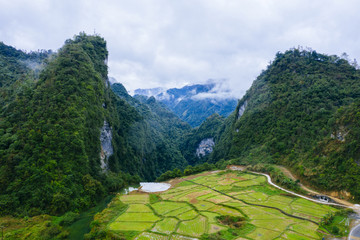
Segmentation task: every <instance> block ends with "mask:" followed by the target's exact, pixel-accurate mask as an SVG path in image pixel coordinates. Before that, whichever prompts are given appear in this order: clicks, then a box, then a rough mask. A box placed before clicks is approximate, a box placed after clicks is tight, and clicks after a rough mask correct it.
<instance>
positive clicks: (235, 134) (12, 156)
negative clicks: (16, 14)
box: [0, 33, 360, 216]
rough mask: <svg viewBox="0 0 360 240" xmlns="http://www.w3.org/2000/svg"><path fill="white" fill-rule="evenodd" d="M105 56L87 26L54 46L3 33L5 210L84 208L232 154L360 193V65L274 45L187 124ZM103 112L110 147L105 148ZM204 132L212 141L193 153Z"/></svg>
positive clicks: (0, 198)
mask: <svg viewBox="0 0 360 240" xmlns="http://www.w3.org/2000/svg"><path fill="white" fill-rule="evenodd" d="M107 58H108V51H107V48H106V41H105V40H104V39H103V38H102V37H100V36H98V35H86V34H85V33H80V34H79V35H76V36H75V37H74V38H73V39H68V40H66V41H65V44H64V46H63V47H62V48H61V49H59V50H58V51H57V52H52V51H45V50H42V51H38V52H30V53H25V52H23V51H20V50H16V49H15V48H12V47H10V46H7V45H5V44H4V43H0V96H1V98H0V107H1V113H0V214H1V215H13V216H35V215H39V214H44V213H46V214H51V215H61V214H64V213H66V212H68V211H75V212H79V211H82V210H84V209H88V208H89V207H91V206H94V205H95V204H96V203H97V202H99V201H100V200H101V199H103V198H104V197H105V196H107V195H108V194H109V193H113V192H117V191H119V190H120V189H122V188H124V187H125V186H128V185H129V184H134V183H138V182H139V181H154V180H155V179H158V181H162V180H167V179H170V178H174V177H180V176H187V175H190V174H194V173H198V172H201V171H205V170H213V169H219V168H220V169H224V168H225V167H226V165H227V164H228V163H229V162H227V160H231V163H237V164H250V165H255V164H258V163H270V164H281V165H284V166H288V167H289V168H290V169H291V170H293V171H294V172H295V173H296V174H297V176H299V177H300V178H301V180H302V181H305V182H308V183H311V184H312V185H315V186H316V187H317V188H318V189H321V190H328V191H330V190H331V191H344V190H345V191H347V192H349V193H351V196H352V197H353V198H354V199H355V200H359V199H360V184H359V182H360V177H359V176H360V168H359V163H360V142H359V141H360V139H359V136H360V125H359V124H360V112H359V109H360V71H359V70H357V69H356V67H355V66H353V65H352V64H350V63H349V61H347V60H346V59H344V58H340V57H337V56H328V55H324V54H319V53H317V52H316V51H312V50H302V49H291V50H288V51H286V52H284V53H280V52H279V53H277V54H276V57H275V59H274V61H272V62H271V64H269V66H268V67H267V69H266V70H264V71H263V72H262V73H261V74H260V75H259V77H258V78H257V79H256V80H255V81H254V82H253V85H252V86H251V88H250V89H249V90H248V91H247V92H246V94H245V95H244V96H243V98H242V99H241V100H239V103H238V106H237V108H236V109H234V112H233V113H232V114H231V115H230V116H229V117H227V118H224V117H221V116H220V115H218V114H213V115H211V116H209V117H208V118H207V119H206V120H205V121H204V122H202V124H201V125H200V126H199V127H196V128H192V127H191V126H190V125H189V123H187V122H184V121H182V120H180V119H179V118H178V117H177V116H176V115H175V114H174V113H173V112H171V110H169V109H167V108H166V106H165V105H163V104H162V103H160V102H158V101H156V100H155V98H154V97H150V98H146V97H142V96H135V97H132V96H130V95H129V94H128V93H127V90H126V89H125V87H124V86H123V85H121V84H120V83H115V84H110V83H109V80H108V67H107ZM105 123H107V124H108V125H109V129H110V130H109V131H110V132H111V140H110V142H111V148H112V150H113V154H111V155H110V156H106V157H105V158H104V159H102V158H101V155H102V154H103V152H104V149H103V148H102V143H101V139H100V136H101V129H102V128H103V126H104V125H105ZM209 138H211V139H213V140H214V143H215V146H214V150H213V152H212V153H211V154H209V155H206V156H203V157H198V156H196V154H195V152H196V149H197V148H198V146H199V143H200V142H201V141H202V140H203V139H209ZM104 166H105V167H104ZM258 166H259V165H258ZM290 185H291V187H292V188H295V187H296V186H295V185H294V186H292V185H293V183H292V182H291V183H290ZM290 185H289V186H290Z"/></svg>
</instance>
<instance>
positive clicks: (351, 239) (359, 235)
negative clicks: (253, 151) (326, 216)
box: [228, 165, 360, 240]
mask: <svg viewBox="0 0 360 240" xmlns="http://www.w3.org/2000/svg"><path fill="white" fill-rule="evenodd" d="M228 168H229V169H231V170H238V171H243V170H244V169H245V168H244V167H242V166H236V165H232V166H229V167H228ZM248 172H251V173H254V174H259V175H263V176H265V177H266V178H267V181H268V183H269V184H270V185H272V186H274V187H276V188H278V189H280V190H282V191H285V192H287V193H290V194H292V195H295V196H297V197H301V198H304V199H306V200H309V201H312V202H316V203H320V204H326V205H332V206H338V207H343V208H350V209H352V210H354V211H355V212H356V213H358V214H360V206H359V205H358V204H350V203H347V204H346V205H345V204H339V203H330V202H325V201H320V200H316V199H313V198H309V197H306V196H303V195H301V194H298V193H295V192H292V191H289V190H287V189H285V188H282V187H280V186H278V185H276V184H275V183H273V182H272V181H271V177H270V176H269V175H268V174H266V173H260V172H252V171H248ZM309 192H314V191H312V190H310V191H309ZM329 198H331V197H329ZM348 240H360V224H358V225H356V226H355V227H353V228H352V229H351V231H350V234H349V236H348Z"/></svg>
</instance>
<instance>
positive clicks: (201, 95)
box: [134, 82, 237, 127]
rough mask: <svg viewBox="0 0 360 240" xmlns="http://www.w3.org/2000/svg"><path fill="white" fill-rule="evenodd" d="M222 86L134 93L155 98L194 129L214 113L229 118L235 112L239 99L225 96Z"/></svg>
mask: <svg viewBox="0 0 360 240" xmlns="http://www.w3.org/2000/svg"><path fill="white" fill-rule="evenodd" d="M220 86H221V82H212V83H207V84H196V85H190V86H185V87H183V88H171V89H168V90H163V89H162V88H154V89H137V90H135V92H134V93H135V95H143V96H147V97H151V96H154V97H155V99H156V100H158V101H160V102H161V103H163V104H164V105H165V106H167V107H168V108H169V109H170V110H172V111H173V112H174V113H175V114H176V115H177V116H178V117H179V118H180V119H182V120H183V121H186V122H188V123H189V124H190V125H191V126H192V127H196V126H199V125H200V124H201V123H202V122H203V121H204V120H205V119H206V118H207V117H209V116H210V115H212V114H214V113H218V114H219V115H221V116H224V117H227V116H228V115H229V114H230V113H231V112H233V111H234V109H235V107H236V105H237V99H235V98H233V97H231V96H229V94H224V90H220V89H221V88H220ZM226 91H229V90H225V93H226ZM224 95H226V96H224Z"/></svg>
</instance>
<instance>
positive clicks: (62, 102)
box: [0, 34, 138, 215]
mask: <svg viewBox="0 0 360 240" xmlns="http://www.w3.org/2000/svg"><path fill="white" fill-rule="evenodd" d="M7 49H8V50H9V51H3V52H2V55H3V57H4V58H8V59H9V58H10V59H11V58H15V57H16V56H17V55H16V54H17V53H19V52H18V51H16V50H14V49H12V48H7ZM19 54H20V53H19ZM107 54H108V53H107V50H106V42H105V41H104V40H103V39H102V38H101V37H98V36H87V35H85V34H80V35H78V36H76V37H75V38H74V39H73V40H67V41H66V43H65V45H64V46H63V47H62V48H61V49H60V50H59V52H58V53H57V54H56V56H53V57H52V58H51V59H45V60H44V61H43V62H42V64H45V66H44V70H42V71H41V72H40V74H39V77H37V76H36V74H34V71H33V70H31V69H30V68H26V66H24V65H23V64H22V63H21V61H20V60H18V61H14V63H13V65H14V68H15V69H22V68H24V71H23V72H21V74H18V72H17V71H14V73H13V74H12V73H11V72H8V74H10V75H11V76H10V77H9V78H7V79H5V80H4V81H7V85H6V86H5V84H4V86H3V87H2V91H4V92H7V93H8V92H10V91H9V89H10V90H11V86H12V85H14V83H16V84H17V87H16V88H15V87H14V88H13V89H14V90H16V92H14V93H11V94H12V96H13V97H12V99H9V98H8V99H6V98H2V102H3V103H4V105H3V106H2V110H1V119H0V129H1V130H0V212H1V214H21V215H23V214H24V215H36V214H40V213H43V212H46V213H52V214H59V213H63V212H65V211H67V210H77V209H83V208H86V207H89V206H90V205H92V204H94V203H95V202H96V201H98V200H99V199H101V198H102V197H103V196H104V195H105V193H106V192H107V191H114V190H117V189H119V188H121V187H123V186H124V185H125V184H126V183H127V182H129V181H137V180H138V179H133V177H131V176H130V175H127V174H122V173H120V172H119V170H121V168H120V167H119V165H122V164H121V163H120V162H119V161H120V159H121V161H123V162H125V163H126V161H127V160H128V159H130V157H131V156H129V155H130V154H128V153H126V151H125V150H126V149H127V145H126V142H125V141H124V136H123V134H122V132H125V131H126V128H127V127H128V125H129V124H130V122H131V121H135V120H136V117H137V116H136V112H135V111H131V106H129V105H127V104H126V103H125V102H124V101H121V100H119V99H116V97H115V96H114V95H113V94H112V93H111V92H110V91H109V89H108V88H107V87H106V86H107V83H106V79H107V66H106V64H105V61H106V59H107ZM20 56H22V54H20ZM20 59H21V58H20ZM5 70H6V69H5ZM12 79H14V80H12ZM9 80H12V82H13V83H11V82H9ZM118 112H120V113H124V115H122V116H125V117H126V118H124V119H121V118H119V115H118ZM127 116H128V117H127ZM104 120H107V121H108V122H109V123H110V125H111V126H112V127H113V129H114V132H115V134H114V140H115V141H116V143H117V144H116V147H115V145H114V148H115V153H116V154H114V155H115V156H114V157H113V158H112V159H109V165H110V171H109V172H108V173H107V174H105V173H104V171H102V170H101V168H100V150H101V149H100V148H101V145H100V129H101V127H102V125H103V123H104ZM122 141H123V142H122ZM124 165H125V164H124ZM125 166H126V165H125ZM128 172H129V171H128Z"/></svg>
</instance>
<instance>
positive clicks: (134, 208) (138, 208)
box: [126, 204, 152, 213]
mask: <svg viewBox="0 0 360 240" xmlns="http://www.w3.org/2000/svg"><path fill="white" fill-rule="evenodd" d="M126 212H151V213H152V210H151V208H149V207H148V206H146V205H145V204H130V206H129V209H128V210H127V211H126Z"/></svg>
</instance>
